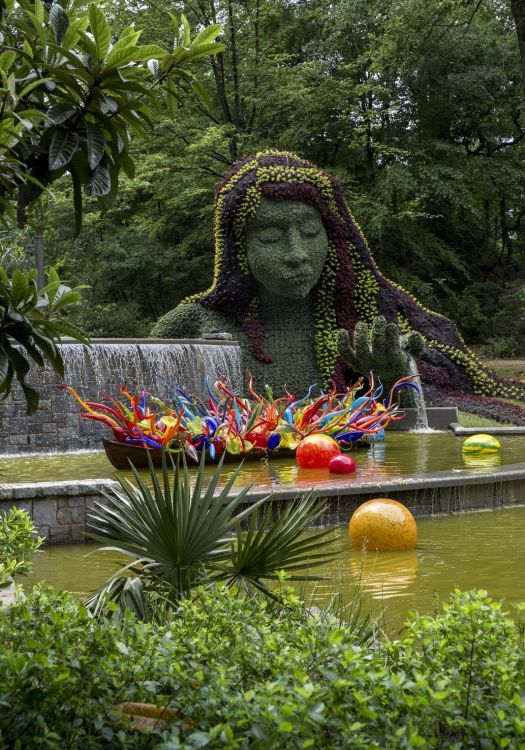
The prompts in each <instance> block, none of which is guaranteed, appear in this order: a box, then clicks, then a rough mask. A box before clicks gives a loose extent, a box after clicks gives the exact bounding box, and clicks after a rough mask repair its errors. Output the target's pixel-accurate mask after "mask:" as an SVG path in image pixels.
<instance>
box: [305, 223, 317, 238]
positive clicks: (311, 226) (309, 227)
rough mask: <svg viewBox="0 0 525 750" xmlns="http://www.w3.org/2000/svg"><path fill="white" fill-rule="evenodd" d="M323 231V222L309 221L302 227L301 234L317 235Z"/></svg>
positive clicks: (307, 235) (306, 235)
mask: <svg viewBox="0 0 525 750" xmlns="http://www.w3.org/2000/svg"><path fill="white" fill-rule="evenodd" d="M320 231H321V224H320V223H319V222H318V221H307V222H306V223H305V224H304V225H303V226H302V227H301V234H304V236H305V237H317V235H318V234H319V232H320Z"/></svg>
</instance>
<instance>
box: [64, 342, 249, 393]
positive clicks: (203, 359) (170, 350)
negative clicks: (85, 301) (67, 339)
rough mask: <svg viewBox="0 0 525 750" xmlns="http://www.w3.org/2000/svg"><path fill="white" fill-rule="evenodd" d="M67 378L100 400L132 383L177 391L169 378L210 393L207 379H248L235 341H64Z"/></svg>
mask: <svg viewBox="0 0 525 750" xmlns="http://www.w3.org/2000/svg"><path fill="white" fill-rule="evenodd" d="M62 353H63V358H64V363H65V372H64V382H65V383H67V384H68V385H72V386H73V387H74V388H75V389H76V390H78V391H83V392H84V394H85V395H87V393H86V392H87V391H88V390H89V391H90V398H91V400H97V399H98V398H101V397H102V394H103V393H109V394H110V395H116V394H118V391H119V388H120V387H121V386H122V385H123V384H124V383H127V385H128V388H129V389H130V390H131V391H133V392H138V391H142V390H146V391H150V392H152V393H154V394H155V395H156V396H159V397H161V398H163V397H168V396H169V395H170V392H171V390H172V389H171V388H170V386H169V385H168V384H167V383H166V380H169V381H170V382H171V383H175V384H176V385H178V386H179V387H180V388H182V389H183V390H185V391H186V392H187V393H189V394H191V395H193V396H198V397H199V398H205V397H206V389H205V381H206V377H209V378H210V380H212V381H214V380H224V381H226V382H227V383H228V385H229V386H230V387H231V388H232V389H233V390H239V389H240V388H241V385H242V376H241V363H240V353H239V347H238V346H235V345H231V344H229V345H222V344H208V343H206V344H204V343H197V342H195V343H186V342H180V343H179V342H176V343H175V342H170V343H166V344H160V343H149V342H143V341H141V342H137V343H135V342H130V343H128V342H118V343H116V342H109V343H106V342H96V343H94V344H93V346H92V347H91V348H87V347H85V346H83V345H82V344H77V343H68V344H62Z"/></svg>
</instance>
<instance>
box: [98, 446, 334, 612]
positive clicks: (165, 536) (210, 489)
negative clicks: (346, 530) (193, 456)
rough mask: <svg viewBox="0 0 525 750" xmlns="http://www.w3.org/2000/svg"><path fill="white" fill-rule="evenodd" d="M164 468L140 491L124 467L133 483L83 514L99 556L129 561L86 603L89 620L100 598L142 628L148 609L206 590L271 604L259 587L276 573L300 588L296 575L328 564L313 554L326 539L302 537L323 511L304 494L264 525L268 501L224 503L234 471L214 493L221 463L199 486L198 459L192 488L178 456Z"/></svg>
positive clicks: (123, 483) (239, 498) (245, 497)
mask: <svg viewBox="0 0 525 750" xmlns="http://www.w3.org/2000/svg"><path fill="white" fill-rule="evenodd" d="M169 460H171V463H172V466H171V468H169V467H168V458H166V457H164V460H163V466H162V477H161V480H160V481H159V478H158V476H157V474H156V471H155V469H154V467H153V464H152V463H151V461H150V482H149V483H146V482H145V481H144V479H143V478H142V477H141V475H140V474H139V472H138V471H137V470H136V469H135V468H134V467H133V466H132V467H131V468H132V470H133V474H134V478H135V483H133V482H131V481H129V480H127V479H125V478H121V477H119V480H118V481H119V484H120V487H119V488H117V489H115V490H112V491H109V492H105V493H104V497H105V503H104V504H102V503H97V504H96V505H95V507H94V509H93V511H92V512H91V513H90V516H89V525H90V531H89V536H90V537H91V538H93V539H95V540H97V541H99V542H102V543H105V544H106V545H107V546H105V547H103V548H102V549H103V550H105V551H108V550H111V551H115V552H118V553H120V554H123V555H125V556H126V557H128V558H130V562H129V563H127V564H126V565H124V566H123V567H121V568H120V570H118V571H117V572H116V573H115V574H114V575H113V576H111V578H110V579H109V580H108V581H107V582H106V584H105V585H104V586H102V588H101V589H99V591H97V592H96V593H95V594H94V595H93V596H92V597H91V598H90V599H89V600H88V604H89V605H90V606H91V607H92V608H93V609H94V610H95V612H96V613H101V612H102V611H103V609H104V607H105V604H106V602H107V599H108V597H109V599H110V600H113V601H116V602H117V603H119V605H120V608H121V609H123V608H124V607H127V608H130V609H133V610H134V611H135V612H136V614H138V615H139V616H140V617H142V618H143V619H151V618H152V617H153V616H154V612H153V609H152V607H151V603H152V601H156V602H157V603H160V606H161V609H162V608H167V609H171V608H173V607H175V606H176V605H177V603H178V602H179V601H180V600H181V599H183V598H187V597H189V596H190V595H191V592H192V591H193V590H194V589H195V588H196V587H198V586H200V585H202V584H205V583H207V582H209V581H225V582H227V584H228V585H236V586H238V587H239V588H244V589H246V590H258V591H261V592H263V593H265V594H267V595H269V596H270V597H272V596H275V594H273V593H272V590H271V588H270V586H269V583H270V582H271V581H272V580H276V579H277V578H278V572H279V571H281V570H286V571H287V572H288V573H289V574H290V578H291V579H292V580H293V579H296V580H307V579H309V578H311V577H312V576H310V575H309V574H305V573H301V572H300V570H301V569H303V570H304V568H305V567H308V568H312V567H315V566H317V565H320V564H321V563H323V562H325V561H326V560H327V559H328V558H329V557H330V555H331V553H327V552H326V551H323V549H322V548H323V547H324V543H325V537H326V536H327V534H329V533H330V531H329V530H320V531H315V532H312V533H310V534H308V535H305V534H304V532H305V531H306V530H307V529H308V528H310V527H311V526H312V525H313V524H314V523H315V521H316V520H317V519H318V518H319V517H320V516H321V515H322V513H323V512H324V510H325V508H326V504H325V503H319V502H318V501H317V498H316V495H315V493H314V492H310V493H308V494H307V495H306V496H305V497H304V498H303V499H302V500H298V501H294V502H292V503H290V504H289V505H288V506H287V507H286V508H285V509H284V510H283V511H282V512H281V513H280V515H279V516H278V517H277V518H276V519H275V520H272V515H273V513H272V511H273V508H272V504H271V498H270V496H266V497H264V498H262V499H260V500H258V501H255V502H253V503H250V500H249V493H250V490H251V487H252V485H248V486H244V487H242V488H241V489H240V490H239V491H238V492H236V493H235V495H233V496H232V488H233V485H234V483H235V481H236V479H237V477H238V475H239V471H240V468H241V466H239V467H238V468H237V469H236V470H235V471H234V472H233V474H232V476H231V477H230V479H229V480H228V482H227V483H226V484H225V485H224V487H223V488H222V489H221V490H220V491H218V489H217V487H218V482H219V477H220V474H221V469H222V460H221V461H220V463H219V464H218V466H217V467H216V469H215V471H214V472H213V474H212V475H211V478H210V480H209V482H208V484H207V486H205V482H204V468H205V465H204V457H202V459H201V462H200V465H199V467H198V471H197V473H196V476H195V481H194V483H193V484H192V482H191V481H190V474H189V471H188V467H187V464H186V460H185V457H184V455H183V456H182V467H181V464H180V459H178V460H177V461H176V462H174V461H173V459H172V458H171V457H170V459H169ZM149 485H151V486H149ZM265 503H267V506H266V508H263V507H262V506H263V504H265ZM243 505H244V507H241V506H243Z"/></svg>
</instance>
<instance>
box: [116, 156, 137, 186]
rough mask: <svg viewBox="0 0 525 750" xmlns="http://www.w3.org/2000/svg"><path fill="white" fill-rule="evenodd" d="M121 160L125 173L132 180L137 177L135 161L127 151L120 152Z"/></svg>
mask: <svg viewBox="0 0 525 750" xmlns="http://www.w3.org/2000/svg"><path fill="white" fill-rule="evenodd" d="M119 161H120V166H121V167H122V170H123V172H124V174H125V175H126V176H127V177H129V178H130V179H131V180H132V179H133V178H134V177H135V162H134V161H133V159H132V158H131V156H130V155H129V154H128V152H127V151H122V153H121V154H119Z"/></svg>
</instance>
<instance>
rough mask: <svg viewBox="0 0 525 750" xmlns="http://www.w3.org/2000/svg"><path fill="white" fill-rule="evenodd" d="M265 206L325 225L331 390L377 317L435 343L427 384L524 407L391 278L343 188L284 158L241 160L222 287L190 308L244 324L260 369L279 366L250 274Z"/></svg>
mask: <svg viewBox="0 0 525 750" xmlns="http://www.w3.org/2000/svg"><path fill="white" fill-rule="evenodd" d="M262 197H266V198H268V199H270V200H275V201H303V202H305V203H308V204H309V205H311V206H313V208H315V209H316V210H317V211H318V212H319V214H320V215H321V217H322V220H323V222H324V225H325V229H326V234H327V237H328V241H329V251H328V255H327V259H326V262H325V265H324V268H323V271H322V274H321V277H320V279H319V282H318V283H317V285H316V287H315V289H314V290H313V295H314V312H315V330H316V333H315V350H316V356H317V360H318V364H319V367H320V370H321V374H322V376H323V379H324V381H325V382H327V381H329V380H330V379H332V378H333V379H335V381H336V383H338V385H341V384H342V379H343V372H342V368H343V365H344V363H343V362H341V360H339V359H338V341H339V335H338V329H340V328H344V329H346V330H347V331H348V332H349V333H350V335H352V333H353V331H354V328H355V324H356V322H357V321H358V320H364V321H365V322H367V323H369V324H370V323H372V321H373V319H374V318H375V317H376V316H377V315H384V317H385V318H386V319H387V320H388V321H392V322H395V323H397V324H398V325H399V327H400V329H401V331H402V332H403V333H407V334H408V333H409V332H410V331H411V330H416V331H419V332H420V333H421V334H422V335H423V336H424V337H425V339H426V343H427V352H426V354H425V355H424V357H423V358H422V359H421V361H419V362H418V365H419V369H420V372H421V376H422V379H423V380H426V381H427V382H430V383H434V384H435V385H437V386H438V387H440V388H441V389H445V390H449V391H455V390H461V391H467V392H468V391H470V392H475V393H477V394H479V395H483V396H500V397H501V396H505V397H512V398H518V399H520V400H521V399H523V396H524V390H523V388H522V387H521V386H520V385H519V384H517V383H512V382H510V381H502V380H501V379H499V378H497V377H496V376H494V375H493V374H492V373H490V372H489V371H488V370H486V369H485V368H484V367H483V366H482V364H481V363H480V362H479V360H478V359H477V358H476V356H475V354H474V353H473V352H472V351H471V350H470V349H468V347H467V346H466V345H465V343H464V342H463V339H462V338H461V335H460V334H459V332H458V330H457V328H456V326H455V325H454V324H453V323H452V321H450V320H449V319H448V318H445V317H444V316H442V315H440V314H438V313H435V312H432V311H431V310H428V309H426V308H425V307H424V306H423V305H422V304H420V303H419V302H418V301H417V300H416V299H415V297H413V296H412V295H411V294H409V293H408V292H407V291H405V290H404V289H402V288H401V287H400V286H399V285H397V284H396V283H394V282H392V281H390V280H388V279H386V278H385V277H384V276H383V275H382V274H381V272H380V271H379V269H378V267H377V266H376V264H375V261H374V259H373V256H372V253H371V251H370V249H369V247H368V245H367V243H366V240H365V238H364V236H363V234H362V232H361V230H360V229H359V227H358V225H357V223H356V222H355V220H354V218H353V216H352V214H351V213H350V211H349V209H348V206H347V204H346V201H345V199H344V196H343V192H342V189H341V186H340V184H339V183H338V182H337V180H335V179H334V178H333V177H332V176H331V175H329V174H327V173H326V172H325V171H324V170H322V169H320V168H319V167H317V166H315V165H314V164H312V163H310V162H308V161H306V160H305V159H302V158H300V157H298V156H296V155H295V154H292V153H287V152H281V151H265V152H262V153H258V154H256V155H255V156H247V157H245V158H243V159H241V160H240V161H238V162H236V163H235V164H234V165H233V166H232V167H231V168H230V170H229V171H228V172H227V173H226V175H225V176H224V177H223V179H222V180H221V181H220V182H219V183H218V185H217V187H216V191H215V211H214V239H215V270H214V279H213V284H212V286H211V287H210V289H208V290H207V291H206V292H204V293H201V294H198V295H194V296H193V297H192V298H190V299H191V301H193V302H198V303H199V304H201V305H202V306H203V307H206V308H212V309H215V310H221V311H224V312H226V313H229V314H231V315H233V316H234V317H236V318H237V319H238V320H239V321H240V322H241V323H242V325H243V328H244V330H245V333H246V334H247V336H248V339H249V341H250V344H251V348H252V352H253V354H254V356H255V357H256V358H257V359H259V360H261V361H263V362H264V361H266V362H268V361H271V359H270V357H269V356H268V355H267V353H266V352H265V349H264V345H265V330H264V325H263V322H262V320H261V318H260V316H259V310H258V300H257V296H256V283H255V280H254V278H253V276H252V274H251V273H250V270H249V268H248V262H247V256H246V239H245V233H246V227H247V225H248V223H249V221H250V219H251V218H252V217H253V216H254V214H255V212H256V211H257V208H258V206H259V204H260V201H261V198H262Z"/></svg>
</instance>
